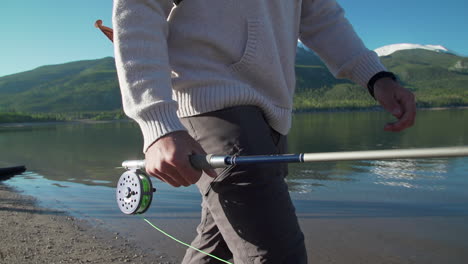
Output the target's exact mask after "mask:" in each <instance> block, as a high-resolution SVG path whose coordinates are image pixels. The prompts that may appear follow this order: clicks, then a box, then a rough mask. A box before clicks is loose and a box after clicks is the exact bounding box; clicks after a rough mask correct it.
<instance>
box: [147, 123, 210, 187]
mask: <svg viewBox="0 0 468 264" xmlns="http://www.w3.org/2000/svg"><path fill="white" fill-rule="evenodd" d="M192 153H205V152H204V151H203V149H202V147H201V146H200V145H199V144H198V142H196V141H195V140H194V139H193V138H192V137H191V136H190V135H188V133H187V132H185V131H178V132H173V133H170V134H168V135H166V136H164V137H162V138H160V139H158V140H157V141H156V142H154V143H153V145H151V146H150V147H149V148H148V150H147V151H146V170H147V173H148V174H150V175H152V176H155V177H157V178H158V179H160V180H162V181H164V182H166V183H168V184H170V185H172V186H174V187H180V186H190V185H192V184H194V183H196V182H197V181H198V180H199V179H200V177H201V174H202V171H200V170H196V169H194V168H193V167H192V166H191V163H190V160H189V156H190V155H191V154H192Z"/></svg>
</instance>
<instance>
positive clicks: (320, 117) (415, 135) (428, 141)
mask: <svg viewBox="0 0 468 264" xmlns="http://www.w3.org/2000/svg"><path fill="white" fill-rule="evenodd" d="M391 121H393V118H392V117H391V116H390V115H389V114H386V113H383V112H330V113H307V114H295V115H294V118H293V128H292V130H291V132H290V135H289V139H288V143H289V150H290V151H289V152H290V153H303V152H332V151H357V150H377V149H399V148H428V147H446V146H467V145H468V110H467V109H448V110H437V111H432V110H431V111H429V110H425V111H419V112H418V117H417V122H416V124H415V126H414V127H412V128H411V129H409V130H407V131H404V132H400V133H391V132H385V131H383V126H384V124H385V123H386V122H391ZM0 146H1V148H2V150H3V151H2V152H1V153H0V167H6V166H13V165H20V164H21V165H23V164H24V165H26V167H27V168H28V171H27V172H26V173H24V174H23V175H20V176H16V177H14V178H12V179H10V180H8V181H6V184H7V185H9V186H13V187H14V188H16V189H17V190H19V191H21V192H23V193H24V194H27V195H31V196H34V197H36V198H37V199H38V202H39V203H40V205H42V206H46V207H50V208H54V209H59V210H63V211H65V212H67V213H69V214H71V215H73V216H77V217H81V218H85V219H88V220H89V221H90V222H91V223H93V224H95V225H98V226H102V227H105V228H108V229H110V230H114V231H115V232H119V233H120V234H123V235H125V236H126V237H128V239H129V240H133V241H136V242H137V243H140V244H141V245H142V246H146V247H149V248H152V249H154V250H157V251H160V252H164V253H167V254H169V255H170V256H174V258H175V259H180V258H181V256H182V255H183V253H184V251H185V248H184V247H183V246H179V245H178V244H176V243H175V242H173V241H171V240H169V239H167V238H165V237H163V236H162V235H161V234H159V233H158V232H157V231H156V230H153V229H151V227H148V226H147V224H146V223H144V222H143V221H142V219H141V218H140V217H138V216H126V215H123V214H122V213H120V211H119V209H118V207H117V204H116V202H115V188H114V187H115V185H116V183H117V180H118V178H119V177H120V175H121V174H122V173H123V169H121V168H118V167H119V166H120V164H121V162H122V161H124V160H130V159H143V158H144V156H143V154H142V152H141V146H142V139H141V134H140V130H139V128H138V126H137V125H136V124H135V123H133V122H124V121H123V122H107V123H93V124H90V123H64V124H34V125H23V126H3V127H0ZM289 172H290V175H289V176H288V179H287V181H288V184H289V187H290V192H291V195H292V197H293V200H294V203H295V205H296V208H297V213H298V216H299V219H300V222H301V226H302V227H303V230H304V233H305V235H306V240H307V247H308V250H309V255H310V256H311V259H312V260H316V263H335V262H336V263H342V262H340V260H343V262H347V263H375V261H378V262H379V263H440V262H444V263H468V262H467V261H468V252H466V249H467V248H468V225H467V224H466V223H468V191H467V190H468V158H467V157H464V158H437V159H400V160H386V161H352V162H351V161H349V162H329V163H309V164H291V165H290V166H289ZM153 183H154V184H155V186H156V188H157V190H158V191H157V192H156V194H155V197H154V198H153V203H152V205H151V208H150V209H149V210H148V212H147V213H145V214H144V216H145V217H146V218H147V219H149V220H150V221H152V222H154V223H155V224H156V225H158V226H160V227H162V228H163V229H165V231H167V232H168V233H170V234H172V235H175V236H176V237H178V238H180V239H182V240H184V241H185V242H190V241H191V239H192V238H193V236H194V234H195V227H196V225H197V224H198V220H199V216H200V213H199V210H200V201H201V199H200V197H199V194H198V190H197V189H196V188H195V187H193V186H192V187H188V188H172V187H170V186H168V185H166V184H162V183H160V182H158V181H157V180H153ZM151 245H157V246H155V247H151ZM382 258H383V259H386V260H388V261H387V262H385V261H382ZM327 260H328V261H327ZM353 261H355V262H353ZM392 261H394V262H392Z"/></svg>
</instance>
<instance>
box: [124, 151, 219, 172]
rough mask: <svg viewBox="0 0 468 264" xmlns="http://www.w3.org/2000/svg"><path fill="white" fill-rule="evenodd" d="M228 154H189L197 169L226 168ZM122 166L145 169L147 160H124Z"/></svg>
mask: <svg viewBox="0 0 468 264" xmlns="http://www.w3.org/2000/svg"><path fill="white" fill-rule="evenodd" d="M227 157H228V156H220V155H213V154H210V155H191V156H189V159H190V163H191V164H192V166H193V167H194V168H195V169H198V170H205V169H215V168H224V167H226V166H227V164H226V162H225V161H226V158H227ZM122 167H124V168H125V169H127V170H144V169H145V160H126V161H124V162H122Z"/></svg>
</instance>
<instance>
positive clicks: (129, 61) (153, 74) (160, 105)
mask: <svg viewBox="0 0 468 264" xmlns="http://www.w3.org/2000/svg"><path fill="white" fill-rule="evenodd" d="M172 7H173V5H172V1H171V0H155V1H145V0H115V1H114V8H113V18H112V22H113V27H114V53H115V63H116V68H117V74H118V78H119V84H120V89H121V93H122V103H123V108H124V111H125V113H126V114H127V115H128V116H129V117H130V118H132V119H134V120H135V121H136V122H137V123H138V124H139V126H140V128H141V131H142V133H143V138H144V147H143V152H146V150H147V149H148V147H149V146H150V145H151V144H152V143H153V142H154V141H156V140H157V139H158V138H160V137H162V136H164V135H165V134H168V133H170V132H173V131H177V130H185V128H184V127H183V125H182V124H181V122H180V120H179V119H178V117H177V113H176V112H177V108H178V106H177V102H176V101H174V100H173V99H172V85H171V67H170V64H169V54H168V48H167V35H168V24H167V16H168V14H169V13H170V11H171V9H172Z"/></svg>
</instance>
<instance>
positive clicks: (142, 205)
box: [116, 166, 156, 215]
mask: <svg viewBox="0 0 468 264" xmlns="http://www.w3.org/2000/svg"><path fill="white" fill-rule="evenodd" d="M143 168H144V166H143ZM126 169H128V170H127V171H126V172H124V173H123V174H122V175H121V176H120V179H119V181H118V182H117V190H116V200H117V205H118V206H119V209H120V211H122V213H124V214H128V215H130V214H142V213H144V212H146V210H148V208H149V207H150V205H151V201H152V200H153V193H154V192H156V189H155V188H153V184H152V182H151V179H150V177H149V176H148V175H146V173H145V172H144V170H142V169H140V167H138V166H132V167H126Z"/></svg>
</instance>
